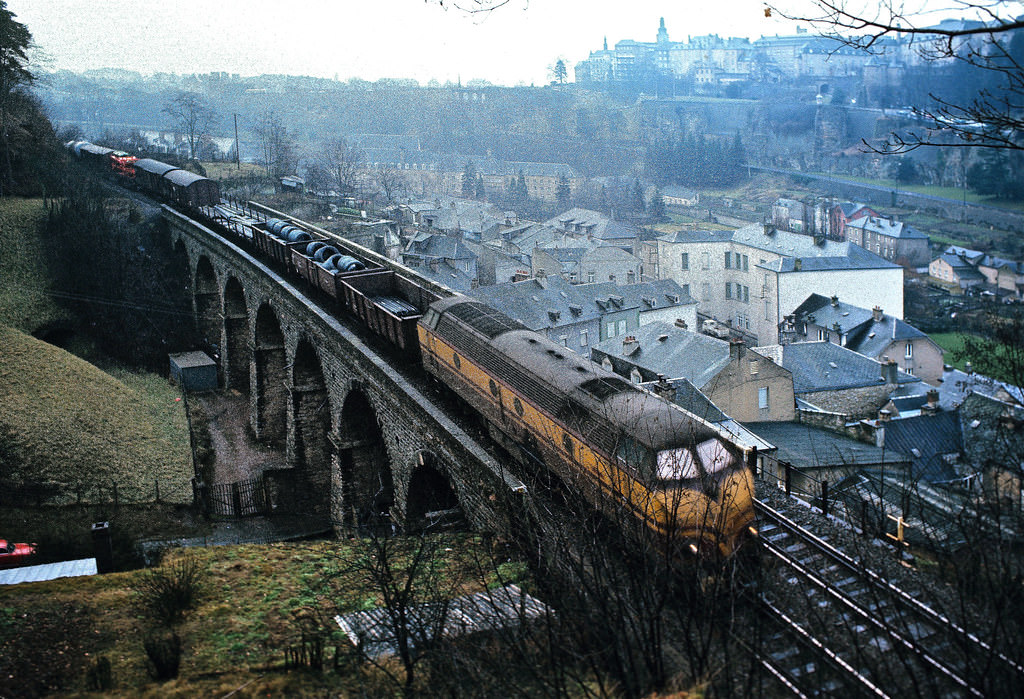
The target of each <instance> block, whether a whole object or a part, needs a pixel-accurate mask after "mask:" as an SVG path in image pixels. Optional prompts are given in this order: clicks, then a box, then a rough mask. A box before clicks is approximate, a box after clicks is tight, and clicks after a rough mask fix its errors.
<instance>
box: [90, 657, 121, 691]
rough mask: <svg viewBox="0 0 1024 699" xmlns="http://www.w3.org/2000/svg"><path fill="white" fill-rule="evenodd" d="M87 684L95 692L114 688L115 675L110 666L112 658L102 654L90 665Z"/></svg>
mask: <svg viewBox="0 0 1024 699" xmlns="http://www.w3.org/2000/svg"><path fill="white" fill-rule="evenodd" d="M85 683H86V686H87V687H88V688H89V689H90V690H92V691H94V692H105V691H108V690H110V689H113V688H114V676H113V672H112V671H111V668H110V658H108V657H107V656H105V655H101V656H99V657H98V658H96V659H95V660H93V662H92V664H91V665H90V666H89V669H88V670H86V673H85Z"/></svg>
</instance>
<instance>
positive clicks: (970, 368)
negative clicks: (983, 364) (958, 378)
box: [964, 362, 974, 374]
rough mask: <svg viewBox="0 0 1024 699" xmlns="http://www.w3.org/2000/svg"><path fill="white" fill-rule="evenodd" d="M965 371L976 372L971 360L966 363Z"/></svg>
mask: <svg viewBox="0 0 1024 699" xmlns="http://www.w3.org/2000/svg"><path fill="white" fill-rule="evenodd" d="M964 373H965V374H973V373H974V366H972V365H971V363H970V362H967V363H965V364H964Z"/></svg>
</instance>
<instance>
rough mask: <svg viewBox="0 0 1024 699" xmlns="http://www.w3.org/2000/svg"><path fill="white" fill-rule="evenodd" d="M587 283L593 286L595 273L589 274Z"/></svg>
mask: <svg viewBox="0 0 1024 699" xmlns="http://www.w3.org/2000/svg"><path fill="white" fill-rule="evenodd" d="M587 283H588V284H593V283H594V273H593V272H587Z"/></svg>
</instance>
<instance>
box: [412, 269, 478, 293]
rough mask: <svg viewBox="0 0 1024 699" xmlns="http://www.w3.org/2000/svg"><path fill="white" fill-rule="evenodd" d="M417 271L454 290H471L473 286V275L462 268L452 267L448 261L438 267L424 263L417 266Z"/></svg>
mask: <svg viewBox="0 0 1024 699" xmlns="http://www.w3.org/2000/svg"><path fill="white" fill-rule="evenodd" d="M416 273H417V274H419V275H422V276H424V277H427V278H428V279H430V280H432V281H435V282H437V283H438V284H443V285H445V286H446V287H448V288H449V289H452V290H453V291H462V292H466V291H469V290H470V289H471V288H472V287H473V277H472V276H470V275H469V274H466V273H465V272H464V271H462V270H461V269H457V268H456V267H452V266H451V265H450V264H448V263H447V262H440V263H439V264H438V265H437V269H434V268H433V267H431V266H430V265H423V266H422V267H417V268H416Z"/></svg>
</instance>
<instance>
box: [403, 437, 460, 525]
mask: <svg viewBox="0 0 1024 699" xmlns="http://www.w3.org/2000/svg"><path fill="white" fill-rule="evenodd" d="M405 511H406V515H405V520H406V527H407V528H408V529H410V530H414V531H441V530H444V531H450V530H453V529H465V528H466V526H467V525H466V517H465V513H464V512H463V511H462V506H461V504H460V503H459V497H458V495H457V494H456V492H455V490H454V489H453V488H452V485H451V483H450V482H449V480H448V477H447V476H446V475H445V474H444V472H443V471H442V470H441V469H440V468H439V467H438V464H437V460H436V459H435V457H434V455H433V454H431V453H430V452H420V453H419V454H418V455H417V464H416V466H415V468H414V469H413V472H412V477H411V478H410V479H409V494H408V498H407V500H406V507H405Z"/></svg>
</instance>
